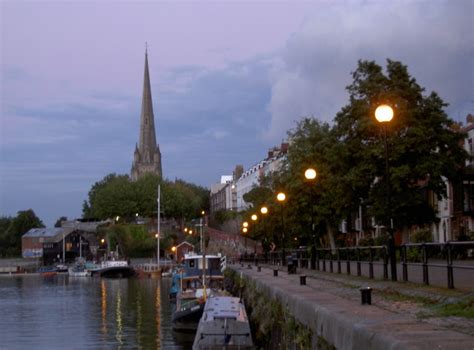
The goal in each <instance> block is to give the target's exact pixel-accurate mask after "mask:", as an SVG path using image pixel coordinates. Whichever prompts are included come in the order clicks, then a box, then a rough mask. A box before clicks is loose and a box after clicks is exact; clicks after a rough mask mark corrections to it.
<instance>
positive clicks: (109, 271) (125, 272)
mask: <svg viewBox="0 0 474 350" xmlns="http://www.w3.org/2000/svg"><path fill="white" fill-rule="evenodd" d="M91 274H92V276H95V277H105V278H129V277H133V276H135V270H134V269H133V268H132V267H130V266H112V267H106V268H103V269H99V270H95V271H91Z"/></svg>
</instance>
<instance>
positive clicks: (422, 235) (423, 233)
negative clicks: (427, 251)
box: [410, 229, 433, 243]
mask: <svg viewBox="0 0 474 350" xmlns="http://www.w3.org/2000/svg"><path fill="white" fill-rule="evenodd" d="M432 241H433V236H432V235H431V231H430V230H429V229H420V230H416V231H415V232H414V233H412V234H411V235H410V242H411V243H426V242H432Z"/></svg>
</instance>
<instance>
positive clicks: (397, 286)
mask: <svg viewBox="0 0 474 350" xmlns="http://www.w3.org/2000/svg"><path fill="white" fill-rule="evenodd" d="M250 266H251V267H252V268H251V269H249V268H248V264H245V265H244V266H243V267H242V266H241V265H239V264H238V265H232V266H231V268H233V269H234V270H236V271H238V272H242V273H243V274H244V275H245V276H247V277H248V278H250V279H252V280H253V281H255V283H257V284H258V285H259V286H260V287H261V288H262V289H264V290H266V291H267V292H268V293H270V294H271V295H272V296H273V297H276V298H278V299H280V301H281V302H282V303H283V304H284V305H288V308H289V309H290V312H291V313H292V314H293V315H294V316H295V317H296V318H297V319H298V320H299V321H300V322H302V323H303V324H305V325H307V326H309V327H310V328H311V329H312V330H313V332H314V333H316V334H318V335H321V336H322V337H323V338H324V339H326V340H327V341H328V342H330V343H331V344H333V345H334V346H335V347H336V349H429V350H433V349H456V350H457V349H468V350H474V320H472V319H466V318H460V317H434V314H433V312H432V310H431V309H430V308H428V307H426V306H423V304H422V303H421V302H420V301H425V302H426V301H429V300H433V301H437V302H453V301H457V300H461V299H463V298H468V297H472V294H470V293H469V292H463V291H458V290H448V289H441V288H433V287H425V286H419V285H415V284H411V283H394V282H389V281H377V280H369V279H368V278H363V277H362V278H361V277H354V276H346V275H335V274H330V273H324V272H319V271H313V270H306V269H298V272H299V274H297V275H289V274H287V272H285V270H283V267H281V270H280V271H279V274H278V277H274V276H273V269H274V266H270V265H269V266H263V267H262V268H261V271H260V272H258V271H257V268H256V267H255V266H253V265H250ZM300 273H304V274H306V275H307V281H306V285H300ZM363 286H370V287H372V288H373V293H372V305H361V297H360V291H359V287H363ZM430 310H431V311H430Z"/></svg>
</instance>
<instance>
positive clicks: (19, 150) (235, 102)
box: [0, 0, 474, 226]
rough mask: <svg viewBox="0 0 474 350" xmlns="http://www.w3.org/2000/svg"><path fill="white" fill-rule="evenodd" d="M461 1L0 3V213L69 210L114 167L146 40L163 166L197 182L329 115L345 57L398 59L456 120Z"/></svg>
mask: <svg viewBox="0 0 474 350" xmlns="http://www.w3.org/2000/svg"><path fill="white" fill-rule="evenodd" d="M473 6H474V2H472V1H471V0H459V1H315V2H307V1H275V2H271V1H258V2H254V1H241V2H230V1H211V2H209V1H188V2H184V1H154V2H151V1H147V2H123V1H121V2H118V1H84V2H71V1H63V2H59V1H51V2H43V1H35V2H33V1H31V2H26V1H2V2H1V3H0V10H1V25H0V28H1V29H0V30H1V48H0V49H1V77H0V87H1V99H0V101H1V119H0V216H6V215H15V214H16V212H17V211H18V210H25V209H28V208H32V209H34V211H35V212H36V214H37V215H38V216H39V217H40V218H41V219H42V220H43V221H44V222H45V223H46V224H47V225H48V226H52V225H53V224H54V222H55V221H56V219H57V218H59V217H60V216H68V217H69V218H76V217H80V215H81V208H82V202H83V201H84V200H85V199H87V192H88V191H89V189H90V187H91V186H92V184H94V183H95V182H96V181H98V180H100V179H102V178H103V177H104V176H105V175H107V174H109V173H118V174H125V173H129V171H130V166H131V161H132V157H133V150H134V147H135V143H136V142H137V141H138V128H139V114H140V102H141V92H142V91H141V89H142V80H143V64H144V48H145V42H148V48H149V49H148V52H149V64H150V75H151V82H152V94H153V102H154V110H155V124H156V127H157V130H156V131H157V138H158V142H159V144H160V147H161V152H162V156H163V171H164V176H165V177H166V178H168V179H174V178H182V179H184V180H186V181H189V182H194V183H197V184H200V185H203V186H206V187H209V186H210V184H211V183H214V182H217V181H218V180H219V178H220V176H221V175H223V174H230V173H231V172H232V169H233V168H234V166H235V165H236V164H243V165H244V167H245V168H248V167H249V166H251V165H253V164H254V163H255V162H257V161H258V160H260V159H261V158H263V157H264V156H265V154H266V151H267V148H269V147H272V146H274V145H277V144H279V143H280V142H281V141H282V139H284V138H285V137H286V131H287V130H288V129H290V128H292V127H293V126H294V125H295V120H298V119H300V118H301V117H303V116H309V115H313V116H315V117H317V118H319V119H321V120H326V121H331V120H332V119H333V117H334V116H335V114H336V113H337V111H338V110H339V109H340V108H341V107H342V106H343V105H344V104H345V103H346V102H347V94H346V92H345V86H346V85H348V84H349V83H350V81H351V76H350V72H351V71H353V70H354V69H355V67H356V65H357V60H358V59H370V60H376V61H377V62H378V63H379V64H382V65H385V59H386V58H391V59H395V60H400V61H402V62H403V63H404V64H406V65H408V68H409V71H410V73H411V74H412V75H413V76H414V77H415V78H416V79H417V80H418V82H419V83H420V84H421V85H422V86H425V87H426V89H427V92H430V91H432V90H434V91H436V92H438V93H439V94H440V96H441V97H442V98H443V99H444V100H445V101H446V102H448V103H449V104H450V106H449V107H448V108H447V112H448V113H449V115H450V116H451V117H452V118H454V119H456V120H459V121H462V120H464V117H465V116H466V115H467V114H468V113H473V109H474V96H473V92H474V86H473V71H474V69H473V68H474V66H473V56H474V55H473V53H474V44H473V43H474V34H473V33H474V30H473V21H472V18H473V14H474V13H473Z"/></svg>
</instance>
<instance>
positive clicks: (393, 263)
mask: <svg viewBox="0 0 474 350" xmlns="http://www.w3.org/2000/svg"><path fill="white" fill-rule="evenodd" d="M375 119H377V121H378V122H379V123H381V124H382V128H383V136H384V144H385V185H386V188H387V203H386V208H385V209H386V212H387V213H388V215H386V217H385V225H386V228H387V230H388V233H389V237H388V255H389V259H390V273H391V277H392V281H396V280H397V258H396V255H395V238H394V235H393V219H392V203H391V202H392V198H391V188H390V187H391V186H390V167H389V163H388V160H389V157H388V143H387V128H386V126H385V125H386V123H389V122H390V121H391V120H392V119H393V109H392V107H390V106H389V105H380V106H378V107H377V109H376V110H375Z"/></svg>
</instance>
